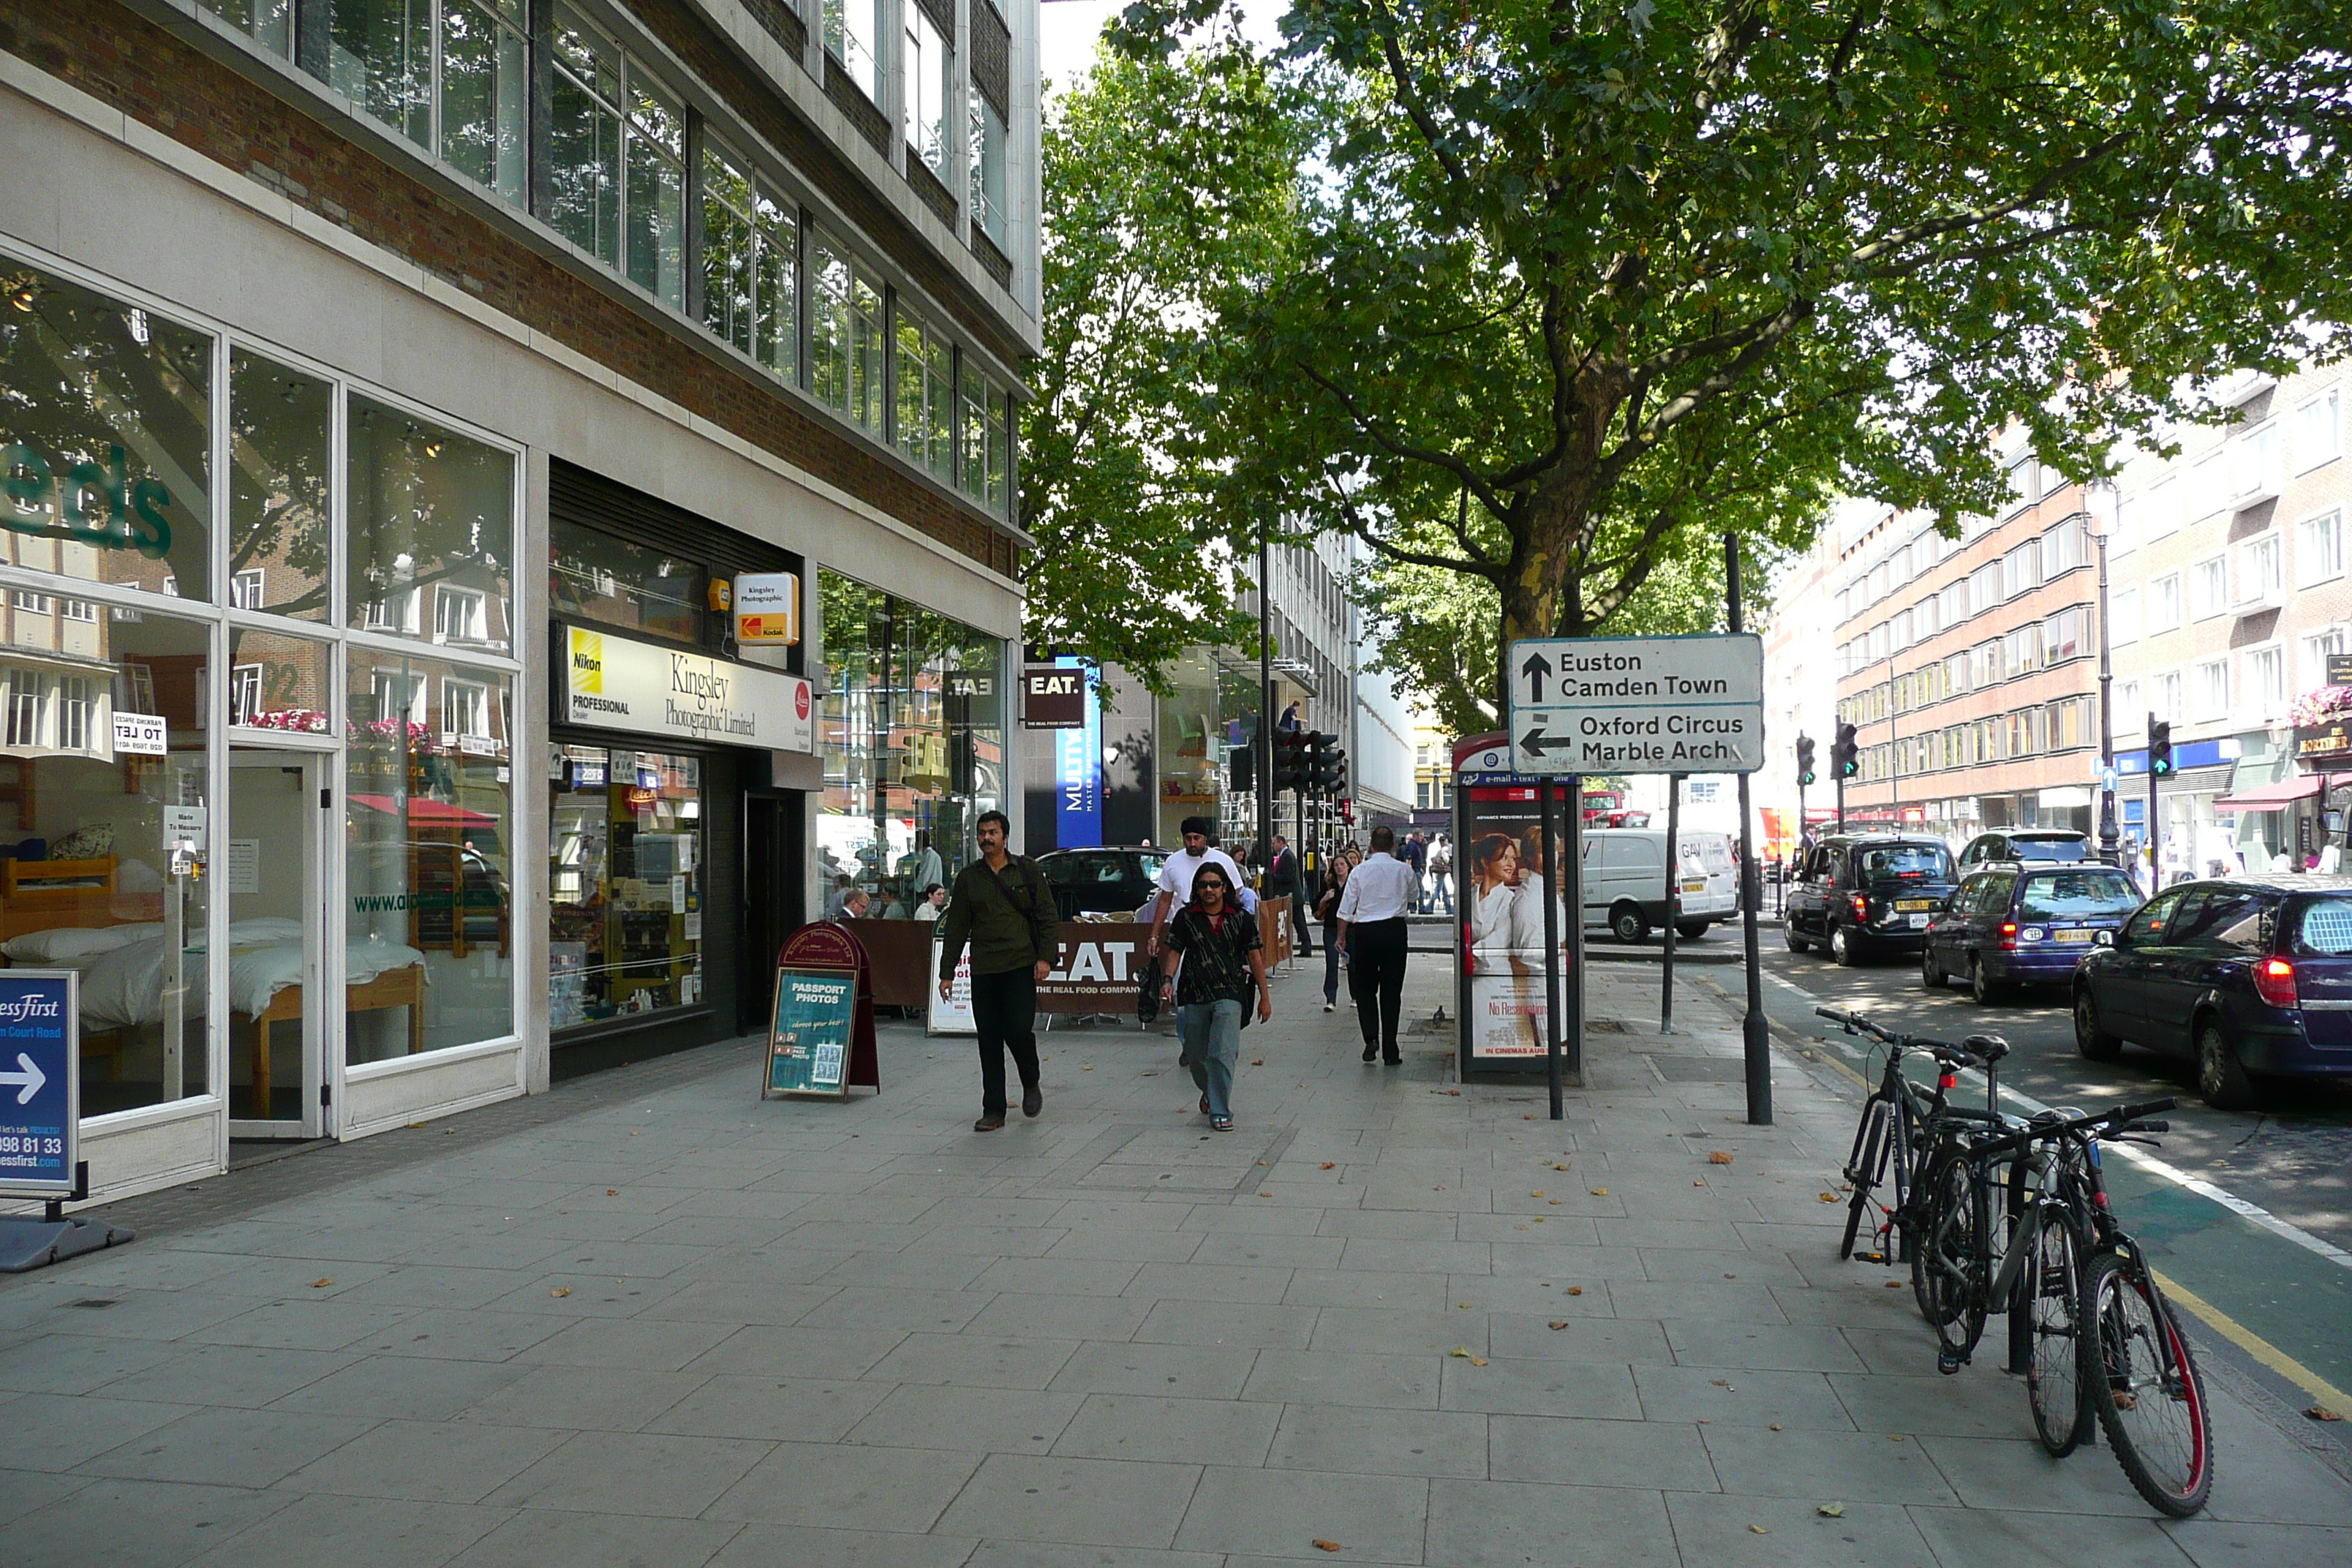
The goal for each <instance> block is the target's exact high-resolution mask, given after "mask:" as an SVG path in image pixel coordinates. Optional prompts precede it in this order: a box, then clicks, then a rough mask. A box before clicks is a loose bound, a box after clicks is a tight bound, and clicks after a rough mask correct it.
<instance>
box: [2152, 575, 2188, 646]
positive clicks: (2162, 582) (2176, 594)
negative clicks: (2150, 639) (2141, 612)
mask: <svg viewBox="0 0 2352 1568" xmlns="http://www.w3.org/2000/svg"><path fill="white" fill-rule="evenodd" d="M2179 625H2180V574H2179V573H2178V572H2168V573H2166V574H2164V575H2163V576H2161V577H2157V578H2153V579H2151V580H2150V581H2149V583H2148V585H2147V629H2148V630H2149V631H2151V632H2168V631H2172V630H2174V629H2175V628H2177V627H2178V626H2179Z"/></svg>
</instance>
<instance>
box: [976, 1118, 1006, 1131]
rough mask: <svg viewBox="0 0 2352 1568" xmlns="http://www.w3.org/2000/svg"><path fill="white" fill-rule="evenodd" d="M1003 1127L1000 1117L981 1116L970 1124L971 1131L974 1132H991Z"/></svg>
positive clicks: (1002, 1119) (1002, 1120)
mask: <svg viewBox="0 0 2352 1568" xmlns="http://www.w3.org/2000/svg"><path fill="white" fill-rule="evenodd" d="M1003 1125H1004V1118H1003V1117H1002V1116H983V1117H982V1118H981V1119H980V1120H979V1121H975V1122H973V1123H972V1124H971V1130H972V1131H974V1132H993V1131H996V1130H997V1129H998V1128H1000V1127H1002V1126H1003Z"/></svg>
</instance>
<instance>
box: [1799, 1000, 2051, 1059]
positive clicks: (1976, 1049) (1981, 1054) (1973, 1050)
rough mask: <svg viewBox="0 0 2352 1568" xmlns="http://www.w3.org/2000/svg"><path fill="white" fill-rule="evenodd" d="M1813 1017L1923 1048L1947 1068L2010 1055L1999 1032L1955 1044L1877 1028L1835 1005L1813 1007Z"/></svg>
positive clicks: (1915, 1048) (1853, 1031) (1851, 1031)
mask: <svg viewBox="0 0 2352 1568" xmlns="http://www.w3.org/2000/svg"><path fill="white" fill-rule="evenodd" d="M1813 1014H1814V1016H1816V1017H1822V1018H1827V1019H1828V1020H1829V1021H1830V1022H1831V1023H1832V1024H1836V1025H1838V1026H1841V1027H1842V1028H1843V1029H1844V1030H1845V1031H1846V1033H1848V1034H1850V1035H1868V1036H1870V1037H1872V1038H1873V1039H1875V1040H1879V1041H1882V1042H1884V1043H1885V1044H1886V1045H1890V1046H1895V1047H1899V1048H1900V1049H1903V1050H1912V1051H1925V1052H1927V1053H1928V1054H1929V1055H1931V1056H1933V1057H1934V1058H1936V1059H1937V1061H1939V1062H1942V1063H1944V1064H1945V1065H1946V1066H1948V1067H1989V1066H1990V1065H1991V1064H1992V1063H1994V1062H1997V1061H1999V1060H2000V1058H2003V1057H2005V1056H2007V1055H2009V1042H2008V1041H2007V1040H2004V1039H2002V1038H2001V1037H2000V1036H1999V1035H1970V1036H1969V1037H1968V1039H1967V1041H1966V1042H1964V1043H1963V1044H1960V1045H1957V1046H1956V1045H1954V1044H1952V1042H1950V1041H1949V1040H1931V1039H1928V1038H1927V1037H1926V1036H1924V1035H1897V1034H1894V1033H1891V1032H1890V1031H1888V1030H1885V1029H1882V1028H1880V1027H1879V1026H1877V1025H1876V1024H1874V1023H1872V1022H1871V1021H1870V1020H1869V1019H1867V1018H1865V1017H1864V1016H1862V1015H1861V1014H1859V1013H1852V1012H1846V1011H1843V1010H1841V1009H1839V1008H1836V1007H1816V1008H1814V1009H1813Z"/></svg>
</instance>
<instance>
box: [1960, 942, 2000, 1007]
mask: <svg viewBox="0 0 2352 1568" xmlns="http://www.w3.org/2000/svg"><path fill="white" fill-rule="evenodd" d="M2008 989H2009V987H2008V986H2006V985H2003V984H2000V983H1999V982H1997V981H1995V980H1993V979H1992V978H1991V977H1990V976H1989V975H1988V974H1986V973H1985V966H1984V960H1983V959H1982V958H1981V957H1979V955H1978V954H1976V953H1973V952H1972V953H1970V954H1969V996H1970V997H1971V998H1972V999H1973V1000H1974V1001H1975V1002H1976V1004H1977V1005H1978V1006H1979V1007H1990V1006H1991V1005H1993V1004H1994V1003H1996V1002H1998V1001H2000V998H2001V994H2003V993H2004V992H2006V991H2007V990H2008Z"/></svg>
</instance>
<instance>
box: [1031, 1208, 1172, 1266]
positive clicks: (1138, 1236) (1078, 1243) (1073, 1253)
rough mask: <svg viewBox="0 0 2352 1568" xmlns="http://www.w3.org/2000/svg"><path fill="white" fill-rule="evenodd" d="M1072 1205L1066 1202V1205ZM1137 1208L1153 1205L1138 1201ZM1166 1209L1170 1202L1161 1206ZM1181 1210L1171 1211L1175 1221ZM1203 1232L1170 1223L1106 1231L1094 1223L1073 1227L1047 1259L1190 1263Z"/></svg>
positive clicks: (1051, 1249)
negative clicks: (1177, 1227) (1177, 1226)
mask: <svg viewBox="0 0 2352 1568" xmlns="http://www.w3.org/2000/svg"><path fill="white" fill-rule="evenodd" d="M1068 1206H1069V1205H1064V1207H1065V1208H1066V1207H1068ZM1130 1206H1132V1207H1135V1208H1146V1207H1151V1206H1154V1205H1144V1204H1136V1205H1130ZM1159 1206H1161V1207H1163V1208H1166V1207H1168V1206H1169V1205H1159ZM1180 1216H1181V1211H1177V1212H1175V1213H1171V1214H1170V1215H1169V1217H1170V1219H1171V1221H1172V1220H1174V1219H1175V1218H1177V1217H1180ZM1202 1239H1203V1237H1202V1233H1201V1232H1198V1231H1189V1230H1178V1229H1176V1228H1174V1226H1173V1225H1172V1224H1171V1226H1168V1227H1167V1228H1165V1229H1146V1228H1143V1227H1140V1226H1139V1227H1137V1228H1135V1229H1132V1230H1104V1229H1099V1228H1097V1227H1093V1226H1087V1227H1085V1228H1073V1229H1071V1230H1069V1231H1067V1232H1066V1233H1065V1234H1064V1235H1063V1237H1062V1238H1061V1239H1060V1240H1059V1241H1056V1242H1055V1243H1054V1245H1053V1246H1052V1247H1050V1248H1048V1249H1047V1250H1046V1252H1045V1255H1044V1256H1045V1258H1047V1259H1054V1258H1100V1259H1103V1260H1105V1261H1108V1262H1121V1263H1125V1262H1133V1263H1139V1264H1141V1263H1188V1262H1190V1261H1192V1255H1193V1254H1194V1253H1196V1252H1198V1251H1199V1250H1200V1249H1201V1243H1202Z"/></svg>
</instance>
